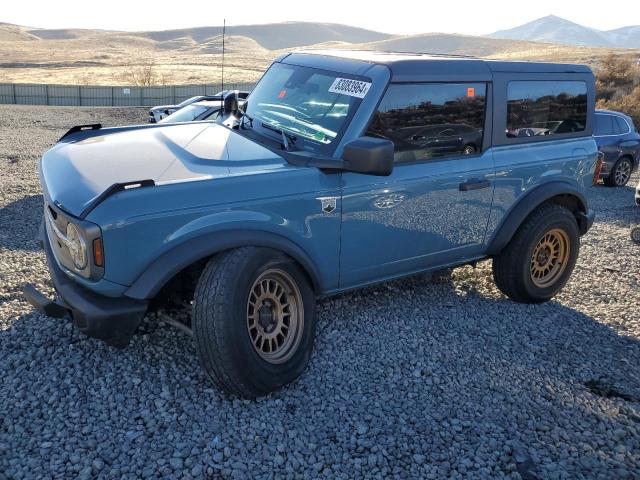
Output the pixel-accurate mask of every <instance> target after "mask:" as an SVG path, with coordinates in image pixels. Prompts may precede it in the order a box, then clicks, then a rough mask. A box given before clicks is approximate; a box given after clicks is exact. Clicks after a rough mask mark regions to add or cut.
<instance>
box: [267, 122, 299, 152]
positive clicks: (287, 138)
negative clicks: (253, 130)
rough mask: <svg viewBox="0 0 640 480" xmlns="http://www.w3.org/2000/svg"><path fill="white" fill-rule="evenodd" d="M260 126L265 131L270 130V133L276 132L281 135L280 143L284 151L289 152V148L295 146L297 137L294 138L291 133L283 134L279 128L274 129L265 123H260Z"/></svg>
mask: <svg viewBox="0 0 640 480" xmlns="http://www.w3.org/2000/svg"><path fill="white" fill-rule="evenodd" d="M262 126H263V127H264V128H266V129H267V130H271V131H272V132H276V133H279V134H280V135H282V142H281V143H282V148H284V149H285V150H286V151H290V150H291V146H292V145H295V144H296V140H298V137H296V136H295V135H292V134H291V133H287V132H285V131H284V130H283V129H281V128H277V127H274V126H273V125H269V124H268V123H265V122H262Z"/></svg>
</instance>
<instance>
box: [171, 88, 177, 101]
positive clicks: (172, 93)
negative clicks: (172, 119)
mask: <svg viewBox="0 0 640 480" xmlns="http://www.w3.org/2000/svg"><path fill="white" fill-rule="evenodd" d="M171 98H172V103H173V104H174V105H175V104H176V86H175V85H171Z"/></svg>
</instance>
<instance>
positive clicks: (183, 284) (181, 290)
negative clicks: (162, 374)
mask: <svg viewBox="0 0 640 480" xmlns="http://www.w3.org/2000/svg"><path fill="white" fill-rule="evenodd" d="M243 246H250V245H243ZM235 248H241V247H234V248H230V249H226V250H222V251H220V252H216V253H214V254H211V255H208V256H206V257H204V258H201V259H199V260H196V261H195V262H193V263H191V264H190V265H187V266H186V267H184V268H183V269H182V270H180V271H179V272H178V273H176V274H175V275H174V276H173V277H171V278H170V279H169V280H168V281H167V282H166V283H165V284H164V285H163V286H162V288H160V290H159V291H158V293H157V294H156V295H155V296H154V297H153V299H152V300H151V306H150V308H151V309H152V310H157V309H159V308H165V307H169V308H170V307H175V306H179V305H184V303H185V302H189V301H191V300H192V299H193V296H194V293H195V290H196V286H197V284H198V280H199V279H200V275H201V274H202V271H203V270H204V267H205V266H206V265H207V263H209V261H210V260H211V259H212V258H215V257H217V256H218V255H220V254H221V253H223V252H226V251H229V250H234V249H235ZM260 248H269V249H270V250H273V251H274V252H275V253H276V254H279V255H282V256H283V257H286V258H288V259H289V260H290V261H291V262H294V263H295V264H296V265H298V266H299V267H300V269H301V270H302V271H303V272H304V274H305V275H306V277H307V280H308V282H309V285H311V288H312V289H313V290H314V291H315V292H317V291H318V290H317V289H318V285H317V283H316V282H315V281H314V279H313V277H312V275H311V274H310V272H309V271H308V270H307V268H305V265H303V264H302V263H301V262H299V261H297V260H296V259H295V258H293V257H292V256H291V255H289V254H288V253H287V252H284V251H282V250H279V249H277V248H272V247H260Z"/></svg>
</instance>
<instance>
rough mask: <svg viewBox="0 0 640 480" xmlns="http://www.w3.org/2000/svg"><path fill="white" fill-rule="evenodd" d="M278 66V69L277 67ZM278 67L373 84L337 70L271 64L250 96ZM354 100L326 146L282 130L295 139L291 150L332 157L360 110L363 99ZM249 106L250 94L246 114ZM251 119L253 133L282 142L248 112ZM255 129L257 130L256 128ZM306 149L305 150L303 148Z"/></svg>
mask: <svg viewBox="0 0 640 480" xmlns="http://www.w3.org/2000/svg"><path fill="white" fill-rule="evenodd" d="M277 66H278V67H277ZM279 66H284V67H294V68H302V69H309V70H314V71H316V72H318V73H319V74H322V75H327V76H330V77H334V78H347V79H351V80H360V81H364V82H368V83H373V79H372V78H369V77H367V76H364V75H356V74H352V73H347V72H342V71H339V70H330V69H324V68H318V67H315V66H309V65H300V64H297V63H291V62H282V61H279V62H273V63H272V64H271V65H270V66H269V68H268V69H267V70H266V71H265V72H264V74H263V75H262V77H261V78H260V81H259V82H258V83H257V84H256V87H254V89H253V90H252V92H251V93H252V94H253V91H255V88H257V87H258V86H259V85H260V83H262V81H263V79H264V78H265V77H266V75H267V74H268V73H269V71H271V69H272V68H274V67H276V68H279ZM353 98H354V102H353V105H352V106H351V107H350V108H349V111H348V113H347V115H346V117H344V120H343V122H342V125H341V126H340V128H339V129H338V131H337V132H336V136H335V137H334V138H333V139H332V141H331V143H328V144H324V143H322V142H319V141H316V140H312V139H309V138H306V137H303V136H301V135H299V134H298V132H295V131H293V130H290V129H287V128H284V129H282V130H284V132H285V133H287V134H289V135H293V136H294V137H295V138H296V141H295V143H294V144H293V145H292V147H293V148H292V150H293V151H296V150H304V151H307V152H309V153H312V154H316V155H322V156H327V157H330V156H332V155H333V153H334V152H335V151H336V149H337V148H338V146H339V145H340V143H341V141H342V138H343V136H344V134H345V132H346V131H347V129H348V127H349V125H350V123H351V121H352V120H353V117H354V116H355V115H356V113H357V112H358V109H359V108H360V106H361V104H362V102H363V100H364V98H358V97H355V96H354V97H353ZM250 104H251V94H250V95H249V97H248V98H247V101H246V103H245V105H244V107H243V111H245V112H246V106H247V105H250ZM249 114H250V115H251V116H252V117H253V118H252V119H253V127H252V129H253V130H254V131H256V132H257V133H258V134H260V135H262V136H264V137H266V138H268V139H269V140H272V141H273V140H275V141H279V142H282V138H281V135H280V134H278V133H276V132H274V131H273V130H271V129H269V128H267V127H263V126H262V123H263V121H262V119H261V118H259V117H258V118H255V117H254V113H253V112H250V113H249ZM264 123H266V124H267V125H270V126H271V127H273V128H277V129H278V130H280V129H281V127H280V125H276V124H272V123H270V122H268V121H267V122H264ZM256 127H257V128H256ZM240 132H242V130H240ZM305 147H307V148H305ZM308 147H312V148H308Z"/></svg>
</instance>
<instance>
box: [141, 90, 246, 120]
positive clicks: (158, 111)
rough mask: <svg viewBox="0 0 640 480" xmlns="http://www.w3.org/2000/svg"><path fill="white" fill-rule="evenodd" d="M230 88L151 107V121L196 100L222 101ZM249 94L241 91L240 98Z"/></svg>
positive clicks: (166, 115)
mask: <svg viewBox="0 0 640 480" xmlns="http://www.w3.org/2000/svg"><path fill="white" fill-rule="evenodd" d="M228 92H229V90H225V91H222V92H218V93H216V94H215V95H197V96H195V97H191V98H187V99H186V100H184V101H183V102H180V103H179V104H177V105H158V106H156V107H152V108H150V109H149V123H158V122H159V121H160V120H162V119H163V118H166V117H168V116H169V115H171V114H172V113H174V112H177V111H178V110H180V109H182V108H184V107H186V106H188V105H192V104H194V103H196V102H202V101H206V100H218V101H222V98H223V97H224V95H225V94H227V93H228ZM248 95H249V92H239V93H238V98H240V99H245V98H247V96H248Z"/></svg>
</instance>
